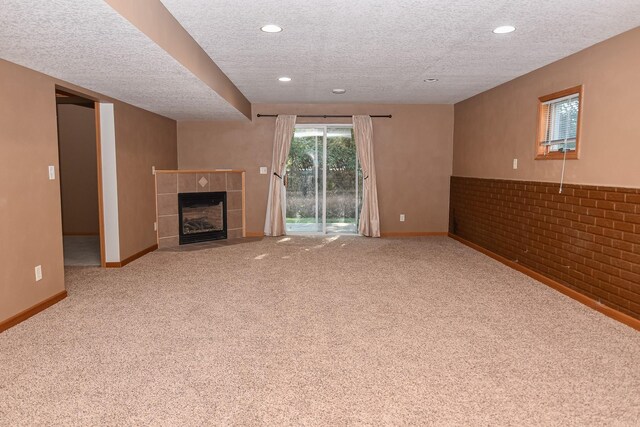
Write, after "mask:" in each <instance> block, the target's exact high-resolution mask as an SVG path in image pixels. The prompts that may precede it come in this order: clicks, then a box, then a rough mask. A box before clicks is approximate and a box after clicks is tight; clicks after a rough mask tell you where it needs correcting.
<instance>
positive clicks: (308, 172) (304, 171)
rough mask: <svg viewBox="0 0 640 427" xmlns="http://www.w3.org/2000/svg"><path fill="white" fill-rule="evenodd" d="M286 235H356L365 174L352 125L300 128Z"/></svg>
mask: <svg viewBox="0 0 640 427" xmlns="http://www.w3.org/2000/svg"><path fill="white" fill-rule="evenodd" d="M285 185H286V188H287V191H286V195H285V198H286V201H285V203H286V208H287V214H286V219H287V222H286V226H287V232H288V233H321V234H357V232H358V219H359V216H360V209H361V206H362V170H361V169H360V165H359V162H358V156H357V153H356V144H355V140H354V137H353V126H352V125H297V126H296V128H295V132H294V136H293V139H292V141H291V149H290V151H289V158H288V159H287V173H286V175H285Z"/></svg>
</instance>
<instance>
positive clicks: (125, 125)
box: [115, 103, 178, 260]
mask: <svg viewBox="0 0 640 427" xmlns="http://www.w3.org/2000/svg"><path fill="white" fill-rule="evenodd" d="M115 125H116V165H117V171H118V211H119V221H120V259H121V260H124V259H126V258H128V257H130V256H132V255H134V254H136V253H138V252H140V251H141V250H143V249H146V248H148V247H150V246H153V245H155V244H156V243H157V236H156V232H155V230H154V229H153V223H154V222H155V221H156V195H155V191H156V190H155V177H154V176H153V175H152V173H151V168H152V167H153V166H155V167H156V169H176V168H177V166H178V163H177V158H176V155H177V151H176V122H175V121H174V120H171V119H167V118H166V117H162V116H159V115H157V114H153V113H150V112H148V111H145V110H141V109H139V108H136V107H132V106H130V105H127V104H123V103H119V104H117V105H116V106H115Z"/></svg>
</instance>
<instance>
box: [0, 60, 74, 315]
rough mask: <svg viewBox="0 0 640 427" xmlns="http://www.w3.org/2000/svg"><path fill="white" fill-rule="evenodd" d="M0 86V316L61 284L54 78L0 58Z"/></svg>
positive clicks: (42, 297) (51, 292)
mask: <svg viewBox="0 0 640 427" xmlns="http://www.w3.org/2000/svg"><path fill="white" fill-rule="evenodd" d="M0 94H2V95H0V218H1V220H0V242H1V243H0V322H1V321H3V320H6V319H7V318H9V317H11V316H13V315H15V314H17V313H19V312H20V311H22V310H25V309H27V308H29V307H31V306H32V305H34V304H37V303H39V302H40V301H43V300H45V299H47V298H49V297H51V296H53V295H55V294H57V293H59V292H62V291H63V290H64V272H63V268H62V221H61V216H60V181H58V180H57V179H56V180H55V181H49V179H48V172H47V167H48V166H49V165H54V166H55V167H56V171H57V170H58V141H57V136H56V132H57V130H56V102H55V89H54V85H53V81H52V80H51V79H50V78H48V77H47V76H44V75H42V74H38V73H36V72H33V71H29V70H27V69H25V68H21V67H18V66H15V65H12V64H9V63H7V62H5V61H0ZM36 265H42V275H43V278H42V281H40V282H37V283H36V282H35V280H34V267H35V266H36Z"/></svg>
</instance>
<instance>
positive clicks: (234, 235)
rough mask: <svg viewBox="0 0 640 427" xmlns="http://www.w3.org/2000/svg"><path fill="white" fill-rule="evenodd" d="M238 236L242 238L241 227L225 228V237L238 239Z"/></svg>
mask: <svg viewBox="0 0 640 427" xmlns="http://www.w3.org/2000/svg"><path fill="white" fill-rule="evenodd" d="M240 238H242V228H236V229H234V230H227V239H240Z"/></svg>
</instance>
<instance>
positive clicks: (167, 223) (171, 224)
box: [158, 215, 178, 237]
mask: <svg viewBox="0 0 640 427" xmlns="http://www.w3.org/2000/svg"><path fill="white" fill-rule="evenodd" d="M177 235H178V215H169V216H160V217H158V237H173V236H177Z"/></svg>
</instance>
